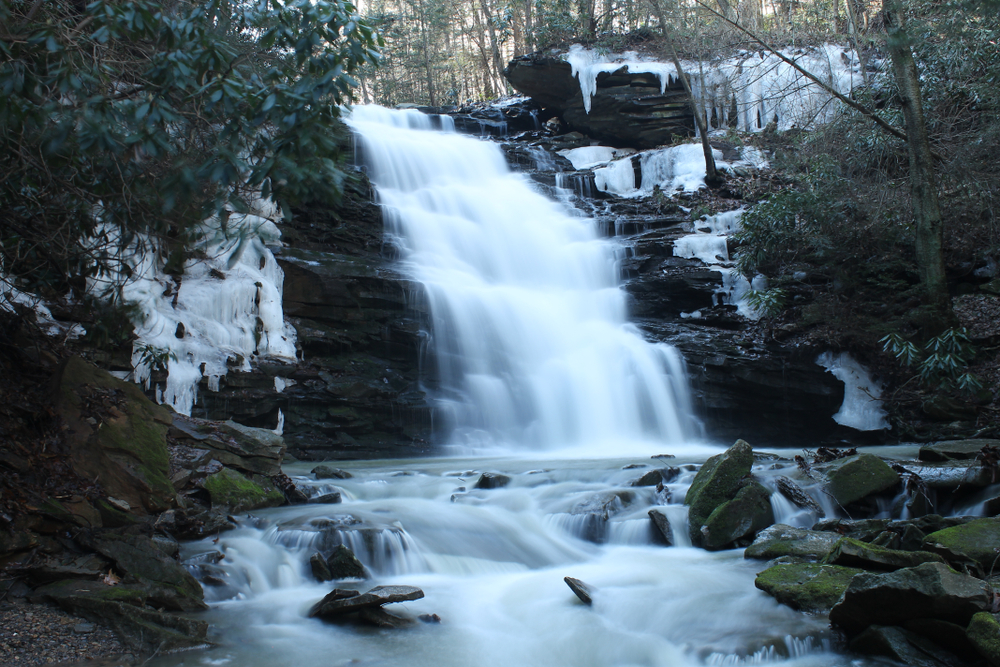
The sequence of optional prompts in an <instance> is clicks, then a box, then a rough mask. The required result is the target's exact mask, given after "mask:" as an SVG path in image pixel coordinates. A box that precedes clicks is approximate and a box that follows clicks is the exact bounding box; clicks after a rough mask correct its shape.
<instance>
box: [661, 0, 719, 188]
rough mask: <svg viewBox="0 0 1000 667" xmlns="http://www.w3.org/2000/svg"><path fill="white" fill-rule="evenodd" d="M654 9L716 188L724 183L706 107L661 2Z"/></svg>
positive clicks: (710, 182)
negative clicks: (710, 136)
mask: <svg viewBox="0 0 1000 667" xmlns="http://www.w3.org/2000/svg"><path fill="white" fill-rule="evenodd" d="M650 4H652V6H653V9H654V10H655V11H656V15H657V18H658V19H659V21H660V30H661V31H662V33H663V40H664V41H665V42H666V43H667V46H669V47H670V59H671V61H673V63H674V67H675V68H676V69H677V78H679V79H680V80H681V84H682V85H683V86H684V92H686V93H687V97H688V104H689V105H690V106H691V113H692V114H694V122H695V124H696V125H697V126H698V134H700V135H701V148H702V151H703V152H704V153H705V183H706V184H708V185H710V186H713V187H714V186H716V185H719V184H720V183H722V178H720V177H719V171H718V169H716V167H715V155H713V154H712V145H711V144H710V143H709V142H708V119H707V118H705V109H704V105H703V104H701V100H699V99H698V97H697V96H696V95H695V94H694V90H693V89H692V88H691V82H690V81H689V80H688V78H687V76H686V75H685V74H684V68H683V67H682V66H681V60H680V58H678V57H677V49H675V48H674V43H673V41H672V40H671V39H670V29H669V28H668V27H667V16H666V14H665V13H664V11H663V7H662V5H661V4H660V0H650Z"/></svg>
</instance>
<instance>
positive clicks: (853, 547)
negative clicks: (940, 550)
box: [823, 537, 945, 570]
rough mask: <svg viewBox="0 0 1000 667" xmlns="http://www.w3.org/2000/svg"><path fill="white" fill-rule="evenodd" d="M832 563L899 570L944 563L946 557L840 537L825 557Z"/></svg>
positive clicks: (871, 568) (826, 561) (825, 559)
mask: <svg viewBox="0 0 1000 667" xmlns="http://www.w3.org/2000/svg"><path fill="white" fill-rule="evenodd" d="M823 562H824V563H828V564H830V565H847V566H849V567H860V568H863V569H866V570H899V569H902V568H904V567H916V566H917V565H922V564H924V563H944V562H945V561H944V558H942V557H941V556H938V555H937V554H932V553H929V552H927V551H898V550H896V549H886V548H884V547H880V546H876V545H874V544H869V543H867V542H862V541H860V540H854V539H851V538H849V537H845V538H842V539H840V540H839V541H838V542H837V544H836V545H835V546H834V548H833V549H832V550H831V551H830V553H829V554H827V556H826V558H824V559H823Z"/></svg>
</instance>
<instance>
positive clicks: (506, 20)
mask: <svg viewBox="0 0 1000 667" xmlns="http://www.w3.org/2000/svg"><path fill="white" fill-rule="evenodd" d="M881 7H882V5H881V2H880V1H875V2H869V1H868V0H736V1H733V2H731V1H730V0H718V1H717V2H716V1H715V0H713V1H712V2H711V3H708V4H702V3H699V2H697V0H681V1H680V2H672V1H664V0H514V1H506V0H370V1H369V2H366V3H362V5H361V6H360V10H361V11H362V12H363V13H364V14H365V15H366V17H367V18H368V20H369V21H371V23H372V24H373V25H374V26H376V27H377V28H378V29H379V31H380V32H381V33H382V35H383V36H384V38H385V40H386V48H385V49H384V54H383V59H382V61H381V63H380V64H379V66H378V67H373V68H368V69H367V70H366V76H365V78H364V79H363V80H362V87H361V91H360V95H359V97H360V98H361V99H362V100H363V101H364V102H375V103H378V104H386V105H394V104H400V103H404V102H409V103H416V104H426V105H430V106H439V105H462V104H466V103H469V102H473V101H481V100H489V99H493V98H495V97H500V96H503V95H505V94H509V93H512V92H514V91H513V90H512V89H511V88H510V86H509V84H508V83H507V82H506V80H505V79H504V76H503V69H504V67H505V66H506V64H507V63H508V62H509V61H510V59H511V58H515V57H517V56H520V55H523V54H526V53H531V52H533V51H536V50H542V49H546V48H550V47H554V46H563V47H565V46H566V45H568V44H570V43H572V42H574V41H579V42H583V43H585V44H589V45H592V46H594V47H595V48H596V49H598V50H599V51H603V52H607V53H621V52H622V51H626V50H631V49H638V50H640V51H642V52H645V53H648V54H650V55H653V56H660V57H661V58H663V59H664V60H669V57H670V56H669V53H668V52H667V50H666V49H665V44H664V40H663V36H664V33H665V32H666V34H668V35H669V36H670V39H671V42H672V43H674V44H675V47H676V48H677V50H678V51H679V52H680V54H681V56H682V57H691V58H694V57H698V58H701V59H704V60H712V59H716V58H722V57H725V56H726V55H728V54H730V53H732V52H733V51H736V50H738V49H741V48H749V49H759V45H758V44H756V43H755V42H754V41H753V40H752V39H750V38H748V36H747V35H746V34H744V33H742V32H741V31H739V30H738V29H736V28H735V27H734V25H733V24H732V23H729V22H728V21H732V22H735V23H738V24H739V25H740V26H743V27H745V28H747V29H748V30H750V31H752V32H754V33H755V34H758V35H761V36H764V37H766V38H767V40H768V42H769V43H772V44H776V45H781V46H786V45H795V44H803V43H805V44H810V43H819V42H822V41H826V40H832V41H838V42H844V43H850V44H852V45H855V46H856V47H857V48H858V50H859V51H865V50H867V49H869V48H870V47H871V39H872V38H871V35H873V34H875V33H878V32H879V31H880V30H881V23H880V21H881V18H880V14H881Z"/></svg>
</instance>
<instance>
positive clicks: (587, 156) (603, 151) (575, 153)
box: [559, 146, 636, 171]
mask: <svg viewBox="0 0 1000 667" xmlns="http://www.w3.org/2000/svg"><path fill="white" fill-rule="evenodd" d="M635 152H636V151H635V149H634V148H612V147H610V146H582V147H581V148H570V149H567V150H562V151H559V155H562V156H563V157H564V158H566V159H567V160H569V161H570V162H571V163H572V164H573V168H574V169H576V170H577V171H580V170H582V169H593V168H594V167H599V166H601V165H606V164H607V163H609V162H611V161H612V160H615V159H617V158H620V157H623V156H629V155H634V154H635Z"/></svg>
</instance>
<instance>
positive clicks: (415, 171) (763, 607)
mask: <svg viewBox="0 0 1000 667" xmlns="http://www.w3.org/2000/svg"><path fill="white" fill-rule="evenodd" d="M350 123H351V125H352V127H353V128H354V129H355V131H356V132H357V134H358V136H359V139H358V154H359V155H358V158H359V161H360V162H361V163H362V164H363V165H365V167H366V168H367V170H368V173H369V175H370V177H371V178H372V181H373V182H374V183H375V184H376V185H377V187H378V192H379V199H380V201H381V203H382V204H383V205H385V207H386V213H387V216H386V218H387V234H391V235H393V236H395V237H396V238H395V239H394V242H395V243H396V244H397V245H398V246H399V247H400V248H401V249H402V260H401V263H402V268H403V270H404V271H408V272H409V273H410V274H411V275H412V277H413V278H414V279H416V280H418V281H419V282H421V283H422V284H423V285H424V286H425V288H426V293H427V298H428V300H429V303H430V306H431V313H432V316H433V332H432V343H431V346H432V350H431V354H430V355H429V357H428V358H429V359H432V360H433V361H432V362H431V363H432V364H433V367H432V368H427V369H425V371H426V372H427V373H428V374H429V375H433V376H434V377H435V378H436V383H435V386H436V387H440V390H439V391H438V393H437V394H436V395H435V396H433V399H434V400H435V401H438V402H439V404H440V405H442V406H444V407H445V408H446V409H445V412H447V413H448V414H449V415H450V418H449V424H447V425H445V430H446V431H447V432H449V433H450V443H451V449H449V450H448V451H449V452H451V453H452V454H453V456H452V457H450V458H437V459H420V460H408V461H376V462H362V463H354V462H352V463H351V464H349V465H348V464H341V465H342V466H343V467H345V468H347V469H348V470H349V471H350V472H351V473H352V474H353V477H351V478H350V479H343V480H340V479H337V480H332V481H333V482H336V483H335V484H332V483H331V481H329V480H324V481H316V480H313V479H312V476H311V475H309V474H308V471H309V470H310V468H311V467H312V466H313V465H315V464H305V463H295V464H291V465H288V466H286V472H288V474H289V475H291V476H292V477H293V478H294V479H295V480H296V481H297V482H298V483H299V484H300V486H301V487H302V488H303V489H304V490H305V491H307V493H309V494H311V495H312V496H314V497H319V496H321V495H323V494H326V493H330V492H332V491H334V490H336V491H339V492H340V493H341V494H342V496H343V502H342V503H337V504H322V503H315V504H308V505H299V506H291V507H284V508H279V509H273V510H265V511H260V512H254V513H252V515H246V516H244V517H241V524H240V526H239V527H238V528H237V529H236V530H233V531H230V532H227V533H223V534H222V535H221V536H219V537H218V539H215V540H211V539H210V540H205V541H203V542H199V543H192V544H187V545H185V546H184V552H183V556H184V558H185V559H186V562H187V563H188V564H189V566H190V567H191V568H192V570H193V571H194V572H195V573H196V574H197V575H198V576H199V578H200V579H201V581H202V582H203V584H204V585H205V589H206V598H207V600H208V601H209V602H210V603H211V604H212V610H211V611H210V612H208V614H207V616H208V619H209V620H210V621H211V622H212V623H213V626H214V628H215V632H216V636H215V640H216V641H217V642H218V643H219V645H218V646H217V647H215V648H212V649H210V650H207V651H199V652H192V653H187V654H178V655H174V656H168V657H161V658H158V659H157V660H155V661H154V662H153V663H151V664H154V665H161V666H164V667H166V666H176V665H221V664H232V665H239V666H241V667H242V666H246V667H264V666H272V665H288V666H295V667H313V666H316V667H319V666H323V667H333V666H336V665H392V666H394V667H397V666H398V667H404V666H405V667H410V666H412V667H422V666H426V667H446V666H455V667H470V666H473V665H475V666H477V667H490V666H495V667H560V666H566V667H623V666H626V665H646V666H654V665H655V666H659V665H662V666H670V667H677V666H681V665H736V664H761V663H768V662H780V663H782V664H786V665H817V666H819V665H824V666H828V665H841V664H842V665H847V664H863V663H862V662H861V661H857V660H851V659H849V658H847V657H845V656H843V655H837V654H835V653H833V652H831V646H830V644H831V641H832V635H831V633H830V631H829V629H828V624H827V620H826V618H825V617H823V616H810V615H807V614H801V613H798V612H795V611H792V610H791V609H789V608H788V607H784V606H782V605H779V604H778V603H776V602H775V601H774V600H773V599H771V598H769V597H768V596H766V595H765V594H764V593H762V592H760V591H758V590H757V589H755V588H754V585H753V580H754V575H755V573H756V572H757V571H758V570H760V569H761V566H760V565H761V564H760V563H758V562H746V561H744V559H743V557H742V551H741V550H733V551H724V552H718V553H710V552H707V551H704V550H701V549H694V548H691V547H690V546H686V545H687V544H689V540H688V537H687V525H686V508H685V507H684V506H683V505H682V502H683V498H684V493H685V491H686V489H687V487H688V486H689V485H690V483H691V479H692V478H693V476H694V474H695V470H696V466H695V465H692V464H698V463H701V462H703V461H704V460H705V459H706V458H707V457H708V456H710V455H711V454H713V453H715V452H717V451H720V450H721V448H720V447H718V446H711V445H705V444H699V443H698V442H697V441H696V437H697V433H698V425H697V423H696V421H695V420H694V418H693V417H692V413H691V409H690V406H689V399H688V394H687V389H686V379H685V376H684V367H683V361H682V359H681V358H680V356H679V355H678V354H677V353H676V352H675V351H674V350H673V349H671V348H669V347H667V346H663V345H656V344H651V343H649V342H646V341H645V340H643V338H642V337H641V335H640V334H639V333H638V332H637V330H636V329H635V328H634V327H632V326H631V325H629V324H628V322H627V320H626V317H627V312H626V311H627V309H626V303H625V298H624V295H623V293H622V291H621V290H620V289H619V285H618V268H617V264H616V254H615V253H616V249H615V247H614V246H613V245H611V244H610V243H608V242H606V241H602V240H600V239H599V238H598V235H597V230H596V229H595V224H594V221H593V220H590V219H588V218H585V217H580V216H578V215H573V214H572V213H571V212H569V211H568V209H566V208H565V207H564V206H563V205H561V204H558V203H555V202H552V201H550V200H548V199H546V198H544V197H542V196H541V195H540V194H537V193H536V192H535V191H534V190H532V189H531V188H530V187H529V185H528V183H527V181H526V180H525V179H524V178H522V177H520V176H518V175H515V174H511V173H510V172H509V170H508V168H507V166H506V164H505V162H504V158H503V155H502V153H501V152H500V150H499V149H498V148H497V147H496V146H495V145H493V144H490V143H488V142H485V141H478V140H475V139H471V138H468V137H463V136H459V135H457V134H454V133H448V132H441V131H438V130H435V129H433V128H434V127H440V126H442V125H446V124H447V123H446V122H445V121H442V120H440V119H432V118H430V117H427V116H423V115H421V114H419V113H416V112H398V111H388V110H385V109H380V108H357V109H356V110H355V111H354V112H353V115H352V117H351V120H350ZM659 454H669V455H672V456H675V457H676V458H670V459H659V458H651V457H653V456H655V455H659ZM782 465H786V466H792V465H794V464H791V463H788V464H782ZM666 466H671V467H672V468H674V470H671V473H670V476H669V483H666V484H664V485H661V486H660V487H656V486H632V482H633V481H635V480H636V479H637V478H638V477H639V476H640V475H642V474H643V473H644V472H648V471H650V470H653V469H654V468H662V467H666ZM758 467H759V468H760V469H761V471H760V472H761V474H762V475H764V476H766V475H767V474H769V473H768V471H767V470H765V465H760V466H758ZM768 467H771V466H770V464H768ZM779 467H780V466H779ZM483 472H496V473H502V474H505V475H508V476H509V477H510V478H511V480H510V483H509V484H508V485H506V486H504V487H503V488H493V489H476V488H474V485H475V483H476V480H477V479H478V478H479V476H480V474H481V473H483ZM654 507H656V508H659V509H661V510H662V511H663V513H664V514H665V515H666V516H667V517H668V518H669V520H670V524H671V527H672V538H673V542H674V544H676V545H677V546H673V547H667V546H665V545H664V540H663V538H662V536H660V535H659V534H658V533H656V532H655V529H654V528H653V525H652V522H651V521H650V519H649V518H648V516H647V512H648V511H649V510H650V509H651V508H654ZM775 510H776V513H777V514H778V518H779V520H783V521H786V522H791V523H798V524H799V525H810V524H811V522H812V521H814V520H815V518H816V517H815V516H814V515H808V514H809V513H808V512H807V513H806V514H807V515H808V516H802V515H801V511H798V514H797V513H796V512H797V510H796V509H795V508H793V507H784V506H781V505H780V503H778V502H777V501H776V504H775ZM338 544H346V545H348V546H349V547H351V548H352V549H353V550H354V551H355V553H356V554H357V555H358V557H359V558H360V559H361V560H362V561H363V562H364V563H365V564H366V566H367V567H368V568H369V569H370V571H371V572H372V574H373V577H374V578H373V580H371V581H349V582H346V583H344V582H340V583H339V584H338V585H339V586H341V587H344V586H347V587H354V588H358V589H361V590H367V589H368V588H369V587H371V586H372V585H375V584H391V583H398V584H409V585H413V586H418V587H420V588H421V589H422V590H423V591H424V593H425V594H426V596H425V597H424V598H423V599H421V600H417V601H413V602H407V603H403V604H398V605H391V607H392V610H393V611H401V612H403V613H406V614H409V615H411V616H414V617H416V616H418V615H425V614H437V615H438V616H439V617H440V622H427V623H418V624H417V625H416V626H415V627H413V628H409V629H402V630H390V629H375V628H372V627H369V626H363V625H354V624H332V623H327V622H323V621H320V620H318V619H310V618H308V611H309V609H310V607H311V606H312V605H313V604H314V603H315V602H317V601H318V600H319V599H320V598H322V597H323V596H324V595H325V594H326V593H328V592H329V591H330V590H331V589H332V588H333V585H332V584H331V583H326V584H321V583H317V582H316V581H315V579H313V577H312V576H311V575H310V568H309V564H308V561H309V557H310V556H311V555H312V554H314V553H316V552H324V553H329V552H330V550H331V549H333V548H334V547H335V546H336V545H338ZM565 576H572V577H576V578H579V579H581V580H583V581H584V582H586V583H587V584H589V585H590V586H592V587H593V589H594V591H595V593H594V604H593V606H592V607H588V606H585V605H583V604H582V603H581V602H580V601H579V600H578V599H577V598H576V597H575V596H574V594H573V593H572V592H571V591H570V589H569V588H568V587H567V586H566V584H565V583H564V582H563V577H565Z"/></svg>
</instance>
